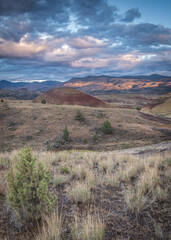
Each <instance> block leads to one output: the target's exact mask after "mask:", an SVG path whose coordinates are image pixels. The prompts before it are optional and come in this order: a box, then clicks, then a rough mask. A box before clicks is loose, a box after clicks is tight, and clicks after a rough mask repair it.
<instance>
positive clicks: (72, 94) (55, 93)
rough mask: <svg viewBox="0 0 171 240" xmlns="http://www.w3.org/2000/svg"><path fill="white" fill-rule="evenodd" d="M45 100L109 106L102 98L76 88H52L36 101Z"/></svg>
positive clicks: (66, 103)
mask: <svg viewBox="0 0 171 240" xmlns="http://www.w3.org/2000/svg"><path fill="white" fill-rule="evenodd" d="M42 100H45V101H46V103H48V104H57V105H81V106H88V107H107V104H106V103H105V102H103V101H101V100H100V99H97V98H95V97H92V96H90V95H88V94H86V93H83V92H81V91H79V90H76V89H74V88H68V87H61V88H54V89H50V90H49V91H47V92H45V93H43V94H41V95H40V96H38V97H37V98H36V99H35V100H34V102H41V101H42Z"/></svg>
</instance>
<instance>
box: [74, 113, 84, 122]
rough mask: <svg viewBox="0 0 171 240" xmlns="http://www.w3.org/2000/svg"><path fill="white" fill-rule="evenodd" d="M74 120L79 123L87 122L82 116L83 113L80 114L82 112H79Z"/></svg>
mask: <svg viewBox="0 0 171 240" xmlns="http://www.w3.org/2000/svg"><path fill="white" fill-rule="evenodd" d="M74 119H75V120H77V121H80V122H83V121H85V117H84V115H83V114H82V112H80V110H77V112H76V114H75V117H74Z"/></svg>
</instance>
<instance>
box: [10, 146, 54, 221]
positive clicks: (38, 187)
mask: <svg viewBox="0 0 171 240" xmlns="http://www.w3.org/2000/svg"><path fill="white" fill-rule="evenodd" d="M50 180H51V178H50V175H49V173H48V172H47V171H46V169H45V167H44V166H43V164H42V163H41V162H38V163H37V162H36V158H35V157H33V153H32V150H31V148H24V149H23V150H22V151H21V152H20V153H19V154H18V156H16V157H15V165H14V167H13V168H11V169H10V171H9V172H8V174H7V185H8V194H7V200H8V202H9V204H10V206H11V208H12V209H13V210H14V212H15V213H16V215H17V216H18V217H19V219H21V220H28V221H30V220H36V219H39V218H40V217H41V215H42V213H46V214H47V213H49V212H50V211H51V210H52V208H53V205H54V203H55V200H56V197H54V196H52V195H51V194H50V192H49V190H48V186H49V183H50Z"/></svg>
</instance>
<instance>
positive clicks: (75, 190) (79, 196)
mask: <svg viewBox="0 0 171 240" xmlns="http://www.w3.org/2000/svg"><path fill="white" fill-rule="evenodd" d="M66 193H67V196H68V197H69V199H70V200H71V201H74V202H86V201H88V200H89V199H90V197H91V191H90V187H89V186H88V184H87V183H85V182H75V183H73V184H72V186H68V187H67V188H66Z"/></svg>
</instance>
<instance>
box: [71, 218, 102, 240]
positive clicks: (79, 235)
mask: <svg viewBox="0 0 171 240" xmlns="http://www.w3.org/2000/svg"><path fill="white" fill-rule="evenodd" d="M71 234H72V237H73V240H103V239H104V234H105V224H104V223H103V221H101V219H100V218H99V217H98V216H96V217H93V216H92V215H90V214H89V213H88V215H87V216H86V217H85V218H84V219H81V220H80V219H79V218H78V217H77V216H75V221H74V224H73V225H72V226H71Z"/></svg>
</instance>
